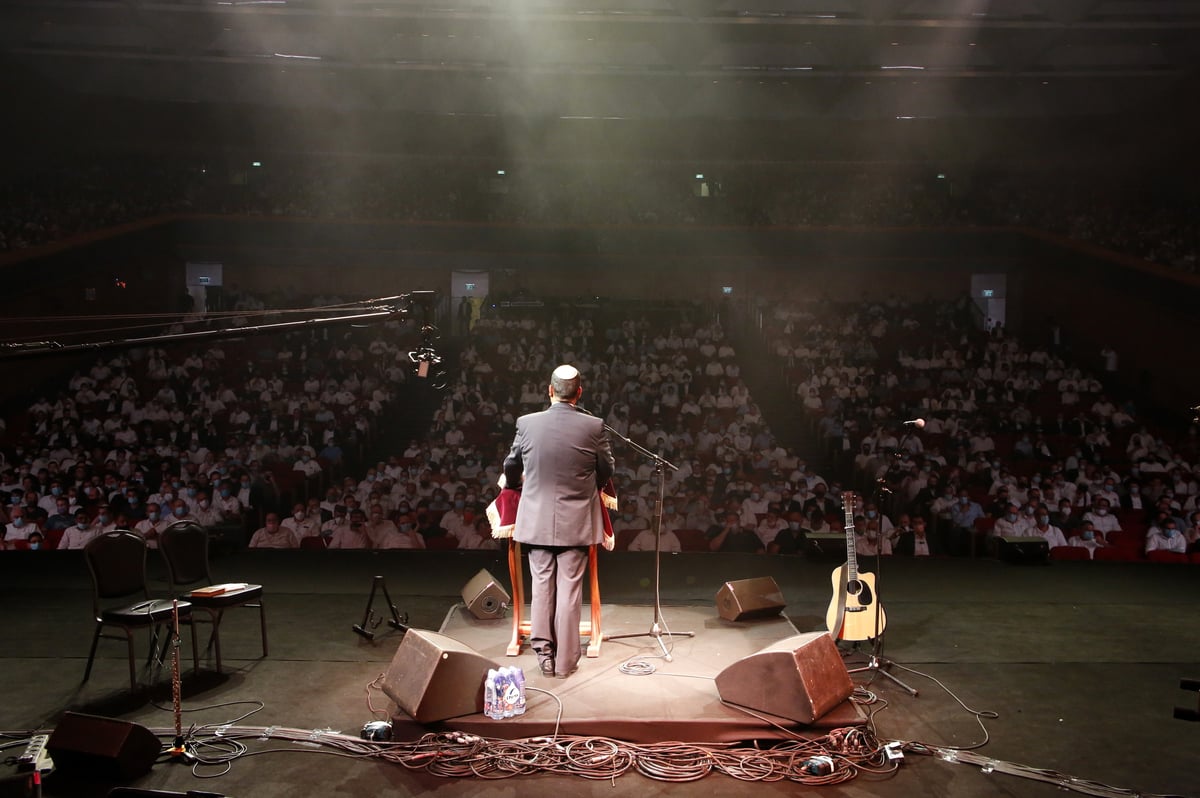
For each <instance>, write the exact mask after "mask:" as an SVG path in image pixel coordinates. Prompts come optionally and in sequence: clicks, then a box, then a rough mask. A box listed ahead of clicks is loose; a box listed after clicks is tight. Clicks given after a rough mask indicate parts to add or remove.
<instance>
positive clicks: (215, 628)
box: [208, 611, 225, 673]
mask: <svg viewBox="0 0 1200 798" xmlns="http://www.w3.org/2000/svg"><path fill="white" fill-rule="evenodd" d="M224 614H225V613H224V611H221V612H218V613H216V614H215V615H213V616H212V637H210V638H209V639H208V643H209V645H210V646H212V647H213V649H215V651H216V654H217V673H220V672H221V616H222V615H224Z"/></svg>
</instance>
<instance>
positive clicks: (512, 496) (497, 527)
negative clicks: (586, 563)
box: [487, 479, 617, 551]
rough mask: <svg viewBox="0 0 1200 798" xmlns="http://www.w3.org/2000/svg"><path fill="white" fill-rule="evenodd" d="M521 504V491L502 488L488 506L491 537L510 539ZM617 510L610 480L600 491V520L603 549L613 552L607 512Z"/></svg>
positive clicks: (611, 531)
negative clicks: (602, 532)
mask: <svg viewBox="0 0 1200 798" xmlns="http://www.w3.org/2000/svg"><path fill="white" fill-rule="evenodd" d="M520 504H521V491H519V490H514V489H513V488H505V487H502V488H501V489H500V495H498V496H497V497H496V498H495V500H494V501H493V502H492V503H491V504H489V505H488V508H487V517H488V522H489V523H491V525H492V537H494V538H497V539H500V538H511V537H512V535H513V529H514V528H515V527H516V525H517V507H518V506H520ZM616 509H617V489H616V488H615V487H613V483H612V480H611V479H610V480H609V481H608V483H607V484H605V486H604V487H603V488H601V489H600V518H601V519H602V521H603V523H604V548H606V549H608V550H609V551H612V550H613V546H614V545H615V544H616V538H614V537H613V528H612V519H610V518H609V515H608V513H609V510H613V511H615V510H616Z"/></svg>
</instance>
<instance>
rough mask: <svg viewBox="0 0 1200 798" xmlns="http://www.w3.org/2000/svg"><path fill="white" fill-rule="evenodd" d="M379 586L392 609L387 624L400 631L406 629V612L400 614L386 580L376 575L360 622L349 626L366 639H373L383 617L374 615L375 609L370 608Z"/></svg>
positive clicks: (405, 630)
mask: <svg viewBox="0 0 1200 798" xmlns="http://www.w3.org/2000/svg"><path fill="white" fill-rule="evenodd" d="M381 587H382V588H383V598H384V599H385V600H386V601H387V603H388V608H389V609H390V610H391V611H392V617H391V618H389V619H388V626H390V627H392V628H393V629H399V630H400V631H401V632H407V631H408V613H407V612H406V613H404V614H403V615H401V614H400V612H399V611H398V610H397V609H396V604H395V602H393V601H392V596H391V594H390V593H388V589H387V582H384V581H383V577H382V576H377V577H375V578H374V579H372V580H371V595H370V597H369V598H368V599H367V608H366V609H365V610H363V619H362V623H357V624H355V625H354V626H352V627H350V628H351V629H353V630H354V633H355V634H356V635H358V636H359V637H363V638H366V639H367V640H374V639H375V630H376V629H378V628H379V624H381V623H383V617H382V616H379V615H376V614H375V611H374V610H372V609H371V607H372V605H374V604H375V592H376V591H377V590H379V588H381Z"/></svg>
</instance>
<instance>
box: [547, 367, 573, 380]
mask: <svg viewBox="0 0 1200 798" xmlns="http://www.w3.org/2000/svg"><path fill="white" fill-rule="evenodd" d="M551 376H552V377H554V378H555V379H558V380H576V379H579V369H577V368H575V367H574V366H572V365H569V364H567V365H562V366H559V367H558V368H556V369H555V370H554V374H552V375H551Z"/></svg>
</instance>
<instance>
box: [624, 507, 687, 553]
mask: <svg viewBox="0 0 1200 798" xmlns="http://www.w3.org/2000/svg"><path fill="white" fill-rule="evenodd" d="M662 523H663V526H662V542H661V544H660V548H659V551H661V552H665V553H678V552H681V551H683V545H682V544H681V543H680V542H679V536H678V535H676V534H675V530H674V529H673V528H672V527H671V526H669V525H668V524H667V519H666V517H665V516H664V517H663V522H662ZM654 546H655V536H654V531H653V530H651V529H643V530H642V531H641V532H638V533H637V535H636V536H634V538H633V540H631V541H629V548H628V550H629V551H654Z"/></svg>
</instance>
